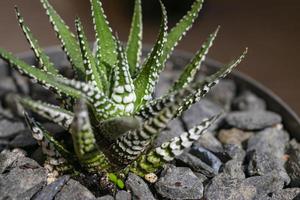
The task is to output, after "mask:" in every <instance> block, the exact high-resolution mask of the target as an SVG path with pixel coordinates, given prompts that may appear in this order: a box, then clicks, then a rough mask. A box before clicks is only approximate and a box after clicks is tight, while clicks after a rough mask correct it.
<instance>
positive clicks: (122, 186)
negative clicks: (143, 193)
mask: <svg viewBox="0 0 300 200" xmlns="http://www.w3.org/2000/svg"><path fill="white" fill-rule="evenodd" d="M117 186H118V187H119V188H120V189H121V190H122V189H124V187H125V184H124V182H123V181H122V180H121V179H118V180H117Z"/></svg>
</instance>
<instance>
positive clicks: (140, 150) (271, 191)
mask: <svg viewBox="0 0 300 200" xmlns="http://www.w3.org/2000/svg"><path fill="white" fill-rule="evenodd" d="M41 2H42V5H43V7H44V8H45V10H46V12H47V15H48V16H49V19H50V21H51V23H52V25H53V27H54V30H55V31H56V33H57V36H58V38H59V39H60V41H61V43H62V47H63V48H62V49H63V50H64V52H65V54H66V55H67V58H68V60H69V61H70V66H67V67H62V63H64V62H65V60H66V59H65V58H64V57H63V54H62V53H61V52H59V51H57V50H55V51H53V52H52V53H51V52H48V53H49V55H48V54H47V53H45V51H44V50H42V49H41V48H40V47H39V45H38V42H37V40H36V39H35V38H34V36H33V34H32V33H31V32H30V29H29V28H28V26H27V25H26V24H25V23H24V19H23V17H22V16H21V14H20V12H19V10H18V9H17V8H16V14H17V17H18V21H19V24H20V27H21V28H22V30H23V32H24V34H25V36H26V39H27V40H28V41H29V43H30V45H31V46H32V49H33V52H34V54H35V57H36V59H37V63H33V62H32V61H33V60H32V56H30V57H27V59H29V62H28V63H27V62H25V61H23V60H21V59H19V58H17V57H15V56H14V55H12V54H11V53H9V52H7V51H6V50H4V49H0V57H1V58H2V59H3V60H4V61H6V62H7V63H8V64H9V65H10V66H11V67H12V68H15V69H17V70H18V71H19V72H21V73H22V74H24V75H26V76H27V77H29V78H30V79H31V80H32V81H33V82H38V83H39V84H40V85H42V86H43V87H45V88H46V89H47V90H46V91H45V90H42V89H41V88H38V87H37V86H34V85H32V84H30V86H29V89H24V88H23V89H22V87H24V85H25V84H20V82H21V81H23V82H24V81H25V82H26V80H24V79H22V78H20V77H19V76H18V75H15V74H11V76H13V77H14V80H15V82H16V86H17V87H16V88H15V89H12V88H10V89H12V90H15V91H18V90H19V91H23V93H26V90H27V93H30V94H31V95H24V94H22V93H20V92H14V93H11V92H5V93H4V94H3V95H2V101H3V103H4V106H6V108H15V107H18V108H19V109H15V111H16V112H15V114H17V113H18V112H19V114H20V110H21V111H23V112H24V117H25V121H26V123H27V125H28V127H29V129H30V132H31V135H32V137H33V138H34V139H35V140H36V141H37V143H38V144H39V146H40V148H38V149H37V148H36V145H35V142H34V141H32V140H30V141H28V139H27V138H29V136H28V132H26V131H23V132H25V133H23V134H21V133H19V132H20V130H23V129H24V126H22V123H21V122H16V119H15V117H14V116H12V114H11V113H10V112H8V113H7V112H6V111H3V112H2V111H1V112H2V113H3V114H2V115H1V116H2V118H1V119H2V121H0V122H2V123H3V125H2V129H3V130H5V131H3V132H6V133H7V132H8V133H7V134H6V136H7V137H1V138H4V139H3V143H4V145H3V146H4V148H5V150H3V151H2V152H1V159H0V173H1V176H0V178H1V179H0V185H3V187H1V188H0V191H1V195H2V196H1V198H20V199H22V198H40V199H45V198H47V199H54V198H55V199H95V198H96V197H98V196H99V197H100V196H104V195H109V194H110V195H115V198H116V199H125V198H129V199H130V198H138V199H155V198H158V199H160V198H168V199H201V198H205V199H242V198H243V199H254V198H265V199H266V198H270V199H272V198H273V199H276V198H280V197H281V196H283V195H286V194H287V195H289V196H290V197H296V196H297V195H298V193H299V176H298V175H299V168H298V166H299V156H298V155H299V154H298V152H299V151H300V146H299V143H297V141H296V140H290V138H289V134H288V133H287V132H286V131H285V130H284V128H283V127H282V125H280V124H281V123H282V117H283V118H284V117H287V119H288V117H290V116H292V115H293V114H291V113H289V114H286V115H283V116H280V115H278V114H276V113H274V112H270V111H266V110H265V109H266V104H265V102H264V101H263V100H262V99H260V98H259V97H257V96H256V94H254V93H253V92H250V91H249V90H252V88H251V87H255V88H258V89H256V91H259V89H260V87H256V86H255V85H254V86H253V84H252V83H251V81H250V82H249V81H247V79H246V78H241V75H233V79H235V81H236V82H237V83H238V85H237V84H235V83H234V82H232V81H228V80H227V81H223V82H222V83H221V84H220V85H219V86H216V87H215V88H214V90H213V91H212V93H211V94H209V96H208V97H207V98H206V99H204V100H203V101H202V102H203V103H201V102H200V103H197V104H195V103H196V102H198V101H199V100H200V99H202V98H203V97H204V96H205V95H206V94H207V93H208V92H209V90H210V89H211V88H213V86H215V84H217V83H218V82H219V81H220V79H222V78H224V77H225V76H226V75H228V74H229V73H230V72H231V71H232V70H233V68H235V67H236V66H237V65H238V64H239V63H240V62H241V61H242V59H243V58H244V57H245V55H246V52H247V50H245V52H244V53H243V54H242V55H241V56H240V57H239V58H238V59H236V60H235V61H233V62H231V63H230V64H228V65H224V66H223V67H221V68H219V69H217V68H216V67H211V66H215V65H214V64H211V63H210V62H206V66H207V70H206V71H205V73H208V75H207V76H205V77H204V78H202V77H203V76H202V75H203V74H204V72H203V68H202V73H201V72H200V75H198V76H196V74H197V72H198V71H199V69H200V66H201V64H202V63H203V61H204V59H205V56H206V54H207V52H208V50H209V48H210V47H211V45H212V43H213V41H214V39H215V37H216V36H217V33H218V31H219V28H217V29H216V30H215V31H214V32H213V33H212V34H211V35H210V36H209V37H208V39H207V41H206V42H205V43H204V44H203V46H202V47H201V48H200V50H199V51H198V52H197V53H196V55H195V56H193V57H192V59H191V61H190V62H186V61H187V59H188V58H189V57H190V56H185V55H184V54H179V56H173V57H171V59H170V60H171V62H169V63H168V64H166V61H167V59H168V58H169V57H170V55H171V52H172V50H173V49H174V47H175V46H176V45H177V42H178V41H179V40H180V39H181V37H182V36H183V35H185V33H186V31H187V30H188V29H189V28H190V27H191V25H192V24H193V22H194V20H195V19H196V17H197V14H198V12H199V11H200V9H201V7H202V3H203V1H202V0H195V1H194V3H193V5H192V7H191V9H190V11H189V12H188V13H187V14H186V15H185V16H184V17H183V18H182V19H181V20H180V21H179V23H178V24H177V25H176V26H175V27H173V28H172V29H171V30H170V31H168V28H167V17H166V10H165V8H164V5H163V3H162V2H160V3H161V10H162V22H161V26H160V31H159V34H158V38H157V41H156V43H155V44H154V46H153V48H152V49H151V50H148V52H147V49H144V50H143V53H147V56H145V58H146V59H145V60H144V62H140V60H141V53H142V43H141V38H142V12H141V1H140V0H136V1H135V7H134V14H133V20H132V27H131V31H130V34H129V39H128V42H127V43H126V45H125V46H124V45H122V44H121V42H120V41H119V39H118V38H117V37H116V36H114V35H113V34H112V31H111V29H110V28H109V25H108V22H107V21H106V17H105V15H104V11H103V9H102V6H101V2H100V1H99V0H91V1H90V2H91V7H92V15H93V22H94V26H95V32H96V43H95V45H94V49H91V48H90V45H89V42H88V40H87V38H86V36H85V33H84V28H83V26H82V24H81V22H80V19H79V18H77V19H76V21H75V25H76V32H77V34H76V36H75V35H74V34H73V33H71V32H70V31H69V28H68V27H67V26H66V25H65V23H64V21H63V20H62V19H61V18H60V16H59V15H58V14H57V13H56V11H55V10H54V8H53V7H52V6H51V4H50V3H49V2H48V0H41ZM53 61H54V62H53ZM178 63H180V64H178ZM183 63H184V64H183ZM33 64H34V65H33ZM55 64H58V65H59V67H56V65H55ZM3 65H4V64H3ZM166 65H169V66H168V68H167V70H168V71H167V73H166V75H165V76H163V75H162V76H161V79H160V83H159V84H158V87H157V91H156V92H154V89H155V85H156V83H157V81H158V78H159V75H160V72H161V71H163V69H164V68H165V66H166ZM183 65H184V66H183ZM183 67H184V68H183ZM179 68H181V71H182V72H181V73H178V69H179ZM177 75H178V77H179V78H178V79H177V81H175V82H174V83H172V84H171V85H170V87H169V88H168V91H166V92H165V93H164V94H163V95H162V96H160V97H156V98H154V96H158V95H159V93H160V92H161V91H160V90H161V89H162V88H165V87H166V86H168V85H169V83H170V81H171V80H169V78H170V77H173V76H177ZM67 77H68V78H67ZM7 78H8V80H11V79H10V78H9V77H7ZM245 79H246V80H245ZM239 80H240V82H241V83H243V84H244V85H245V87H246V88H243V87H238V90H240V91H238V92H237V91H236V87H237V86H241V85H240V84H239ZM8 91H10V90H9V89H8ZM256 91H254V92H256ZM153 93H154V94H153ZM257 94H258V95H260V94H259V92H257ZM264 94H265V95H266V96H268V94H266V92H264ZM45 97H46V98H45ZM53 97H56V99H53ZM34 98H35V99H34ZM268 98H270V99H272V98H271V97H269V96H268ZM38 99H43V100H46V101H48V102H49V101H51V102H52V103H53V104H49V103H46V102H44V101H39V100H38ZM272 101H273V102H276V100H270V102H272ZM193 104H195V105H194V107H192V108H191V109H190V110H188V109H189V108H190V107H191V106H192V105H193ZM268 106H271V104H268ZM283 110H286V109H284V108H283ZM224 112H225V114H224ZM30 113H31V114H30ZM34 113H35V114H38V115H35V114H34ZM222 113H223V114H222ZM21 114H22V113H21ZM40 116H42V118H41V117H40ZM178 117H179V119H178ZM3 119H4V120H5V121H4V120H3ZM36 119H39V121H40V122H38V121H36ZM49 122H51V123H49ZM293 122H294V123H295V122H296V123H297V124H296V125H295V126H294V127H292V126H290V125H289V124H285V125H286V128H291V129H293V128H295V129H296V128H299V122H298V121H297V117H294V119H293ZM54 124H58V125H59V127H57V126H55V125H54ZM170 124H171V125H170ZM168 125H169V126H168ZM45 126H46V127H47V128H45ZM16 127H18V128H19V129H20V130H19V131H17V130H16ZM61 128H63V129H61ZM207 130H209V131H208V133H206V134H203V133H204V132H205V131H207ZM26 134H27V135H26ZM7 138H8V139H7ZM24 141H26V142H27V143H26V142H25V144H24ZM13 147H23V148H24V149H25V150H27V154H26V152H24V151H22V150H20V149H13ZM9 148H11V149H9ZM286 149H287V151H286ZM40 151H41V152H42V153H43V154H44V155H45V157H43V156H41V155H39V153H40ZM288 155H289V157H288ZM284 158H285V159H286V160H283V159H284ZM34 160H36V161H37V162H39V163H40V164H41V165H42V166H43V167H41V166H40V165H39V164H38V163H37V162H36V161H34ZM168 163H169V164H168ZM170 163H171V164H170ZM16 180H18V181H20V182H19V183H16ZM146 182H147V183H146ZM102 198H113V197H111V196H105V197H102Z"/></svg>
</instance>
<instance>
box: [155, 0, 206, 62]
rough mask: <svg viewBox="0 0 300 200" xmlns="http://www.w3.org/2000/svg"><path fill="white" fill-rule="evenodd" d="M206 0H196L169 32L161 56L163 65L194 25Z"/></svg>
mask: <svg viewBox="0 0 300 200" xmlns="http://www.w3.org/2000/svg"><path fill="white" fill-rule="evenodd" d="M203 2H204V0H195V2H194V3H193V5H192V7H191V9H190V10H189V11H188V12H187V14H186V15H185V16H183V18H182V19H181V20H180V21H179V22H178V23H177V24H176V26H175V27H173V28H172V29H171V31H170V32H169V34H168V37H167V42H166V44H165V46H164V50H163V56H161V58H160V63H161V65H164V63H165V62H166V60H167V59H168V58H169V56H170V55H171V53H172V51H173V49H174V48H175V46H177V44H178V42H179V41H180V40H181V38H182V37H183V36H184V35H185V34H186V32H187V31H188V30H189V29H190V28H191V27H192V25H193V23H194V21H195V19H196V18H197V17H198V13H199V11H200V10H201V8H202V4H203Z"/></svg>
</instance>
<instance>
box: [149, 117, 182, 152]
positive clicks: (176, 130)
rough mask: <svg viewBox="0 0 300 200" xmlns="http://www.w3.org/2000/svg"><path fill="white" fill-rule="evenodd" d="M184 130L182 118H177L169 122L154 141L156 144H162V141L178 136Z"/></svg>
mask: <svg viewBox="0 0 300 200" xmlns="http://www.w3.org/2000/svg"><path fill="white" fill-rule="evenodd" d="M183 132H184V129H183V127H182V123H181V121H180V120H178V119H175V120H172V121H171V122H169V124H168V127H167V128H166V129H165V130H164V131H163V132H161V133H160V134H159V135H158V137H157V139H156V140H155V142H154V146H155V147H157V146H160V145H161V144H162V143H164V142H167V141H170V140H171V139H172V138H173V137H177V136H179V135H181V134H182V133H183Z"/></svg>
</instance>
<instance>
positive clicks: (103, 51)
mask: <svg viewBox="0 0 300 200" xmlns="http://www.w3.org/2000/svg"><path fill="white" fill-rule="evenodd" d="M90 3H91V7H92V17H93V23H94V29H95V32H96V41H97V59H98V65H99V67H103V65H100V61H102V60H103V61H105V62H106V63H108V64H109V66H114V65H115V64H116V62H117V51H116V49H117V45H116V42H115V38H114V36H113V34H112V30H111V28H110V27H109V23H108V21H107V19H106V15H105V14H104V11H103V8H102V3H101V1H100V0H90ZM102 70H103V69H100V71H102Z"/></svg>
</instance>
